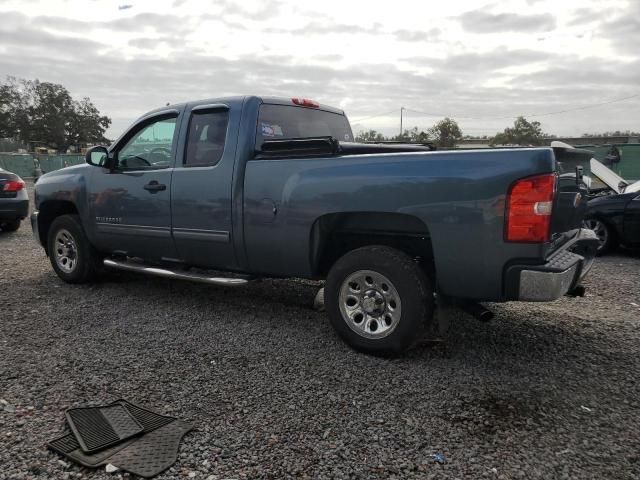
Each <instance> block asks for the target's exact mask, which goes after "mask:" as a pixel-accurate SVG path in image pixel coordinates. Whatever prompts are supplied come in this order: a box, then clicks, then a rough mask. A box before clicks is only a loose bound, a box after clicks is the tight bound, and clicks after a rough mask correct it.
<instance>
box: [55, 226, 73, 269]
mask: <svg viewBox="0 0 640 480" xmlns="http://www.w3.org/2000/svg"><path fill="white" fill-rule="evenodd" d="M54 245H55V252H54V255H55V259H56V265H58V268H60V270H62V271H63V272H65V273H71V272H73V271H74V270H75V268H76V265H77V264H78V247H77V246H76V241H75V239H74V238H73V235H71V233H69V231H68V230H65V229H61V230H58V233H56V238H55V243H54Z"/></svg>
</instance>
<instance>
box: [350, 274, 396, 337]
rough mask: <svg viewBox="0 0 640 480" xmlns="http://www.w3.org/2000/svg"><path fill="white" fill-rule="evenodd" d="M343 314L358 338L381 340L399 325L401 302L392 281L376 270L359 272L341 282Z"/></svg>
mask: <svg viewBox="0 0 640 480" xmlns="http://www.w3.org/2000/svg"><path fill="white" fill-rule="evenodd" d="M339 302H340V313H341V314H342V319H343V320H344V321H345V322H346V323H347V325H349V328H351V330H353V331H354V332H355V333H357V334H358V335H360V336H362V337H365V338H370V339H380V338H384V337H386V336H387V335H389V334H391V332H393V331H394V330H395V328H396V327H397V326H398V323H400V317H401V315H402V303H401V301H400V295H399V294H398V291H397V290H396V288H395V286H394V285H393V283H391V281H390V280H389V279H388V278H387V277H385V276H384V275H382V274H380V273H378V272H374V271H373V270H358V271H357V272H354V273H352V274H351V275H349V276H348V277H347V278H345V279H344V281H343V282H342V286H341V287H340V299H339Z"/></svg>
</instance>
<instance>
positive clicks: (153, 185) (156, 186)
mask: <svg viewBox="0 0 640 480" xmlns="http://www.w3.org/2000/svg"><path fill="white" fill-rule="evenodd" d="M144 189H145V190H147V191H149V192H151V193H155V192H160V191H162V190H166V189H167V186H166V185H163V184H162V183H158V182H157V181H156V180H152V181H150V182H149V183H147V184H146V185H145V186H144Z"/></svg>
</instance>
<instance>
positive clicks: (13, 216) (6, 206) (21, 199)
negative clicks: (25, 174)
mask: <svg viewBox="0 0 640 480" xmlns="http://www.w3.org/2000/svg"><path fill="white" fill-rule="evenodd" d="M28 214H29V196H28V195H27V189H26V188H25V183H24V181H23V180H22V179H21V178H20V177H19V176H18V175H16V174H15V173H11V172H8V171H6V170H3V169H2V168H0V230H2V231H3V232H15V231H16V230H18V228H20V222H21V221H22V220H23V219H24V218H26V217H27V215H28Z"/></svg>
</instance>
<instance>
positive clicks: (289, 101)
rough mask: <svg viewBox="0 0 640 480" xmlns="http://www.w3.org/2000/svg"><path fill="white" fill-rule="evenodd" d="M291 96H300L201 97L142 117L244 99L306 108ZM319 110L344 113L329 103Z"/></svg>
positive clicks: (233, 104)
mask: <svg viewBox="0 0 640 480" xmlns="http://www.w3.org/2000/svg"><path fill="white" fill-rule="evenodd" d="M293 98H301V97H277V96H271V95H262V96H260V95H234V96H225V97H211V98H203V99H200V100H193V101H188V102H181V103H174V104H170V105H166V106H164V107H159V108H156V109H154V110H151V111H149V112H146V113H145V114H144V115H143V117H146V116H148V115H152V114H154V113H158V112H162V111H165V110H173V109H181V108H182V107H184V106H190V107H195V106H198V105H207V104H220V103H223V104H225V105H228V106H229V107H239V106H241V105H242V103H244V102H245V101H257V102H260V103H269V104H275V105H289V106H293V107H297V106H299V107H301V108H307V107H304V106H302V105H296V104H295V103H294V102H293ZM317 108H318V109H320V110H324V111H326V112H333V113H337V114H340V115H344V111H343V110H341V109H339V108H335V107H332V106H330V105H325V104H319V107H317Z"/></svg>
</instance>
